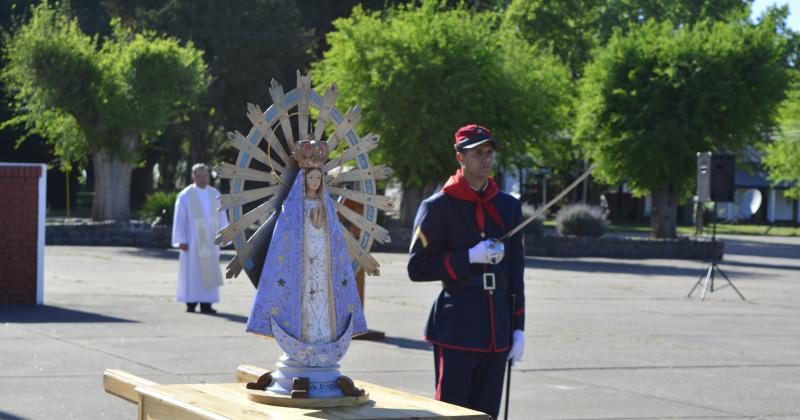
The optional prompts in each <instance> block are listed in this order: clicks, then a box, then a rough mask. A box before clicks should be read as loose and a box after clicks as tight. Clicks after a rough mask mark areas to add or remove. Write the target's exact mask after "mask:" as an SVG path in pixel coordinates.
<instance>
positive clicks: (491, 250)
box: [469, 239, 504, 264]
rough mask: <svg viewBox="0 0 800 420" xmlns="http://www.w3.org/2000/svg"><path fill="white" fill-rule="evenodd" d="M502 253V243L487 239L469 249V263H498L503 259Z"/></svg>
mask: <svg viewBox="0 0 800 420" xmlns="http://www.w3.org/2000/svg"><path fill="white" fill-rule="evenodd" d="M503 255H504V249H503V243H502V242H500V243H498V242H497V241H495V240H494V239H487V240H485V241H481V242H478V243H477V244H476V245H475V246H473V247H472V248H470V249H469V262H470V264H498V263H499V262H500V261H502V260H503Z"/></svg>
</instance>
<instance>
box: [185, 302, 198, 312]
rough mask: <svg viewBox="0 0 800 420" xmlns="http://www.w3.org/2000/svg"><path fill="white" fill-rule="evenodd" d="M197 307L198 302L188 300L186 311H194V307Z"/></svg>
mask: <svg viewBox="0 0 800 420" xmlns="http://www.w3.org/2000/svg"><path fill="white" fill-rule="evenodd" d="M196 307H197V302H187V303H186V312H194V309H195V308H196Z"/></svg>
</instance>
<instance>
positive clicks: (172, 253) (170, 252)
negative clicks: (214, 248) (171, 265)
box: [123, 248, 236, 275]
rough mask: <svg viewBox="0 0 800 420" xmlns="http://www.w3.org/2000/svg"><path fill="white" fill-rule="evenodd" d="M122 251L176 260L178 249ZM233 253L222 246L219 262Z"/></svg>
mask: <svg viewBox="0 0 800 420" xmlns="http://www.w3.org/2000/svg"><path fill="white" fill-rule="evenodd" d="M123 252H124V253H126V254H128V255H133V256H135V257H143V258H159V259H162V260H175V261H178V252H180V251H178V249H177V248H129V249H125V250H124V251H123ZM234 255H236V254H235V253H234V252H232V251H230V250H227V249H224V248H223V250H222V253H221V254H220V255H219V262H224V263H227V262H228V261H230V260H231V258H233V257H234ZM176 275H177V273H176Z"/></svg>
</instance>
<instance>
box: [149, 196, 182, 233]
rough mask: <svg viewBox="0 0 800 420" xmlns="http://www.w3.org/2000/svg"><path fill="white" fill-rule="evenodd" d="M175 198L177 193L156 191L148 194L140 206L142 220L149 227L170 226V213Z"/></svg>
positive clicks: (172, 209)
mask: <svg viewBox="0 0 800 420" xmlns="http://www.w3.org/2000/svg"><path fill="white" fill-rule="evenodd" d="M177 198H178V192H177V191H156V192H154V193H151V194H148V195H147V197H146V198H145V200H144V206H142V211H141V216H142V220H144V221H145V222H147V223H149V224H150V225H151V226H157V225H163V226H172V213H173V212H174V209H175V200H176V199H177Z"/></svg>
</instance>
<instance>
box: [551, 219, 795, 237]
mask: <svg viewBox="0 0 800 420" xmlns="http://www.w3.org/2000/svg"><path fill="white" fill-rule="evenodd" d="M544 225H545V226H547V227H552V228H555V221H554V220H547V221H545V223H544ZM608 231H609V232H630V233H634V232H635V233H650V224H649V223H648V222H641V223H613V222H612V223H611V224H610V225H608ZM703 233H704V234H706V235H710V234H711V225H710V224H709V225H706V226H705V227H704V229H703ZM717 233H718V234H723V235H724V234H728V235H768V236H800V227H795V226H772V227H770V226H769V225H744V224H737V225H729V224H724V223H717ZM692 234H694V226H678V235H684V236H687V235H692Z"/></svg>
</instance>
